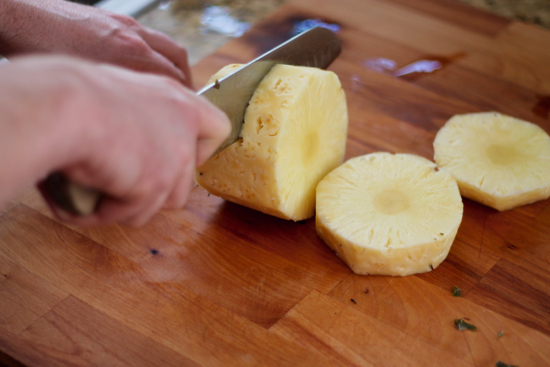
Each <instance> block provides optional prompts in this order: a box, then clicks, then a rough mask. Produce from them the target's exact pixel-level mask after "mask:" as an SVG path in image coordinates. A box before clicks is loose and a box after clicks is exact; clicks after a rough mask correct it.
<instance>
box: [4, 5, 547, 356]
mask: <svg viewBox="0 0 550 367" xmlns="http://www.w3.org/2000/svg"><path fill="white" fill-rule="evenodd" d="M311 18H319V19H322V20H324V21H325V22H329V23H333V24H338V25H339V26H340V27H341V29H340V31H339V33H338V36H339V37H340V39H341V40H342V44H343V50H342V53H341V55H340V56H339V58H338V59H337V60H336V61H335V62H334V63H333V64H332V65H331V66H330V70H332V71H334V72H335V73H336V74H337V75H338V76H339V78H340V80H341V82H342V85H343V87H344V89H345V91H346V96H347V103H348V112H349V117H350V125H349V134H348V140H347V148H346V159H347V158H351V157H355V156H359V155H362V154H366V153H370V152H374V151H379V150H383V151H390V152H405V153H414V154H418V155H421V156H423V157H426V158H428V159H432V157H433V146H432V143H433V139H434V136H435V134H436V133H437V131H438V130H439V128H440V127H441V126H442V125H443V124H444V123H445V122H446V121H447V119H448V118H449V117H451V116H452V115H454V114H458V113H466V112H475V111H487V110H496V111H500V112H503V113H507V114H510V115H513V116H516V117H519V118H523V119H526V120H528V121H532V122H533V123H535V124H537V125H539V126H541V127H542V128H543V129H545V130H546V131H547V132H550V118H549V116H548V111H547V110H546V108H547V107H545V104H544V103H545V98H547V96H550V69H549V68H548V65H550V48H549V47H548V45H550V32H548V31H545V30H542V29H538V28H535V27H532V26H529V25H525V24H521V23H517V22H513V21H509V20H505V19H502V18H499V17H496V16H493V15H489V14H487V13H485V12H482V11H479V10H475V9H473V8H470V7H468V6H465V5H463V4H459V3H456V2H454V1H451V0H417V1H414V2H411V1H405V0H339V1H336V0H293V1H289V2H288V3H287V4H286V5H284V6H282V7H281V8H280V9H278V10H277V11H276V12H275V13H273V14H271V15H270V16H269V17H268V18H266V19H265V20H263V21H261V22H259V23H258V24H256V25H255V26H254V27H253V28H252V30H251V31H249V32H247V33H246V34H245V35H243V36H242V37H241V38H238V39H235V40H233V41H231V42H230V43H228V44H226V45H225V46H223V47H222V48H220V49H219V50H218V51H217V52H216V53H214V54H213V55H211V56H209V57H208V58H206V59H205V60H203V61H202V62H201V63H199V64H198V65H197V66H196V67H195V68H194V69H193V72H194V77H195V81H196V83H197V84H198V85H200V84H203V83H205V82H206V80H207V79H208V77H209V76H210V75H211V74H213V73H214V72H215V71H217V70H218V69H219V68H221V67H222V66H225V65H226V64H229V63H234V62H240V63H243V62H248V61H249V60H251V59H253V58H254V57H256V56H258V55H260V54H261V53H262V52H264V51H266V50H267V49H269V48H271V47H273V46H276V45H278V44H279V43H280V42H282V41H285V40H286V39H288V38H290V37H291V36H292V34H293V30H294V26H295V24H296V23H297V22H299V21H302V20H305V19H311ZM174 22H177V18H176V17H174ZM379 58H384V59H387V60H389V61H392V62H394V63H395V67H394V70H381V69H376V68H373V67H372V60H376V59H379ZM419 60H432V61H437V62H439V63H440V64H441V68H440V69H438V70H436V71H434V72H431V73H414V74H409V75H405V76H401V77H396V76H395V74H394V73H393V71H395V70H396V69H399V68H402V67H405V66H407V65H410V64H411V63H414V62H416V61H419ZM548 109H550V107H548ZM549 265H550V199H548V200H543V201H540V202H538V203H533V204H531V205H526V206H523V207H520V208H516V209H513V210H509V211H506V212H497V211H496V210H494V209H491V208H488V207H486V206H483V205H481V204H478V203H476V202H473V201H471V200H468V199H464V217H463V221H462V224H461V226H460V228H459V231H458V234H457V236H456V239H455V242H454V244H453V246H452V248H451V251H450V253H449V256H448V258H447V259H446V260H445V261H444V262H443V263H442V264H441V265H440V266H439V267H438V268H437V269H435V270H434V271H432V272H429V273H425V274H419V275H415V276H409V277H404V278H398V277H396V278H392V277H382V276H357V275H354V274H352V273H351V271H350V270H349V269H348V268H347V267H346V266H345V264H344V263H343V262H342V261H340V260H339V259H338V257H337V256H335V255H334V254H333V252H332V251H331V250H330V249H329V248H328V246H326V245H325V244H324V243H323V241H322V240H321V239H320V238H318V237H317V235H316V233H315V223H314V220H307V221H304V222H300V223H294V222H289V221H284V220H281V219H278V218H274V217H270V216H268V215H264V214H261V213H258V212H255V211H253V210H250V209H248V208H244V207H241V206H238V205H236V204H232V203H228V202H225V201H223V200H221V199H220V198H216V197H214V196H209V195H208V194H207V193H206V192H205V191H204V190H203V189H201V188H198V187H196V188H194V189H193V190H192V192H191V195H190V198H189V201H188V204H187V205H186V207H185V208H184V209H181V210H175V211H163V212H161V213H159V214H157V215H156V216H155V217H154V218H153V220H152V221H151V222H150V223H149V224H147V225H146V226H144V227H142V228H139V229H136V228H130V227H125V226H119V225H113V226H109V227H103V228H76V227H70V226H67V225H65V224H63V223H61V222H59V221H58V220H57V219H55V218H53V216H52V214H51V213H50V212H49V210H48V208H47V206H46V205H45V203H44V201H43V200H42V199H41V198H40V196H39V194H38V192H37V191H36V190H35V189H32V188H30V189H26V190H23V192H22V194H21V195H20V196H19V197H17V198H15V199H13V200H12V201H11V202H10V203H8V205H7V206H5V207H4V208H2V209H1V211H0V364H2V363H3V364H6V365H13V366H18V367H20V366H21V363H19V361H20V362H22V363H24V364H25V365H28V366H44V365H48V366H61V365H76V366H88V365H101V366H142V365H143V366H156V365H163V366H171V365H177V366H247V365H252V366H257V365H262V366H286V365H292V366H322V365H331V366H380V365H388V366H389V365H391V366H393V365H405V366H407V365H409V366H418V365H433V366H439V365H451V366H494V365H495V363H496V362H497V361H499V360H500V361H502V362H505V363H509V364H515V365H519V366H522V367H523V366H550V352H549V351H550V326H549V325H550V324H549V323H548V320H550V308H549V306H548V305H549V304H550V277H549V276H548V271H547V270H548V267H549ZM453 286H458V287H460V288H461V289H462V290H463V297H458V298H457V297H453V296H452V295H451V288H452V287H453ZM367 290H368V292H366V291H367ZM352 300H353V301H352ZM457 318H468V319H469V322H471V323H472V324H474V325H476V326H477V327H478V331H476V332H472V331H458V330H456V328H455V327H454V320H455V319H457ZM500 331H503V333H504V335H503V336H502V337H497V335H498V334H499V332H500Z"/></svg>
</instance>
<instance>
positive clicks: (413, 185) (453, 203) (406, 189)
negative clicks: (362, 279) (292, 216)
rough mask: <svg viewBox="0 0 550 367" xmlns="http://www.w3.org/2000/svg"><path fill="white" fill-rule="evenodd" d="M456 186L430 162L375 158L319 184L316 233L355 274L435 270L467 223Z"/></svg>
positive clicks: (344, 168)
mask: <svg viewBox="0 0 550 367" xmlns="http://www.w3.org/2000/svg"><path fill="white" fill-rule="evenodd" d="M462 211H463V205H462V198H461V197H460V193H459V191H458V186H457V184H456V181H455V180H454V178H453V177H452V176H451V174H450V173H448V172H447V171H445V170H439V169H438V168H437V167H436V166H435V164H433V163H432V162H430V161H428V160H427V159H425V158H422V157H419V156H415V155H410V154H395V155H394V154H390V153H372V154H367V155H365V156H361V157H356V158H352V159H350V160H348V161H347V162H346V163H345V164H343V165H341V166H340V167H338V168H337V169H335V170H334V171H332V172H331V173H329V174H328V175H327V176H326V177H325V178H324V179H323V180H322V181H321V182H320V183H319V185H318V186H317V214H316V228H317V234H318V235H319V236H320V237H321V238H322V239H323V240H324V241H325V242H326V243H327V245H328V246H329V247H331V248H332V249H333V250H334V251H335V252H336V254H337V255H338V256H339V257H340V258H341V259H342V260H343V261H344V262H345V263H346V264H347V265H348V266H349V267H350V268H351V270H353V272H355V273H356V274H378V275H401V276H404V275H410V274H416V273H424V272H427V271H430V270H432V269H435V268H436V267H437V266H438V265H439V264H440V263H441V262H442V261H443V260H445V258H446V257H447V254H448V253H449V250H450V248H451V244H452V243H453V240H454V238H455V236H456V233H457V231H458V227H459V226H460V222H461V221H462Z"/></svg>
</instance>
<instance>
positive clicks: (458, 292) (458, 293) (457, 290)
mask: <svg viewBox="0 0 550 367" xmlns="http://www.w3.org/2000/svg"><path fill="white" fill-rule="evenodd" d="M452 292H453V297H462V289H460V288H458V287H457V286H454V287H453V289H452Z"/></svg>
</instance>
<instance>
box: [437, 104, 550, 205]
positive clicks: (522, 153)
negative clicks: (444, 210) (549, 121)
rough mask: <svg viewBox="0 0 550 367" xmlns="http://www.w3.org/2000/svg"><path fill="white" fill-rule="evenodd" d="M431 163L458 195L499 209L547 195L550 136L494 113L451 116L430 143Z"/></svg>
mask: <svg viewBox="0 0 550 367" xmlns="http://www.w3.org/2000/svg"><path fill="white" fill-rule="evenodd" d="M434 153H435V155H434V159H435V162H436V163H437V165H438V166H439V167H443V168H445V169H446V170H448V171H449V172H451V173H452V174H453V175H454V177H455V178H456V180H457V182H458V186H459V188H460V193H461V194H462V196H464V197H467V198H469V199H472V200H475V201H478V202H480V203H482V204H485V205H487V206H490V207H492V208H495V209H497V210H500V211H502V210H508V209H512V208H514V207H517V206H520V205H524V204H529V203H532V202H535V201H539V200H543V199H546V198H548V197H550V137H549V136H548V134H547V133H546V132H545V131H544V130H543V129H541V128H540V127H539V126H537V125H535V124H532V123H530V122H527V121H523V120H519V119H517V118H514V117H510V116H506V115H503V114H500V113H496V112H483V113H472V114H465V115H456V116H453V117H452V118H451V119H450V120H449V121H447V123H446V124H445V126H443V128H441V129H440V130H439V132H438V133H437V135H436V138H435V141H434Z"/></svg>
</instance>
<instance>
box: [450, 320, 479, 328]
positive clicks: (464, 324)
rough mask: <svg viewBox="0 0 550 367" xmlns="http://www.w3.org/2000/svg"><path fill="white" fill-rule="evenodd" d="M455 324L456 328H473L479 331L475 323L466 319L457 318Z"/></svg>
mask: <svg viewBox="0 0 550 367" xmlns="http://www.w3.org/2000/svg"><path fill="white" fill-rule="evenodd" d="M455 326H456V329H457V330H460V331H462V330H473V331H477V327H475V326H474V325H472V324H468V323H467V322H466V321H464V320H463V319H456V320H455Z"/></svg>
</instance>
